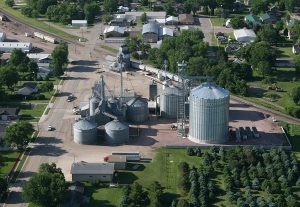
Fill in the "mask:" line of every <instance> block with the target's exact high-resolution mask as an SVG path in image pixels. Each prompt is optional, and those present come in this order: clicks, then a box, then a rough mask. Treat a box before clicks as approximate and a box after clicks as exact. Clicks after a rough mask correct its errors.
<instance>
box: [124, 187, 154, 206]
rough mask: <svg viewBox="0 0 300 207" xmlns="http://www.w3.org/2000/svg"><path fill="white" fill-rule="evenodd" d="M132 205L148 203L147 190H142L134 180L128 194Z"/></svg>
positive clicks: (145, 204)
mask: <svg viewBox="0 0 300 207" xmlns="http://www.w3.org/2000/svg"><path fill="white" fill-rule="evenodd" d="M129 197H130V199H131V204H132V206H140V207H144V206H148V205H149V203H150V200H149V197H148V192H147V191H144V189H143V187H142V186H141V185H140V184H139V183H137V182H135V183H134V184H133V185H132V187H131V192H130V194H129Z"/></svg>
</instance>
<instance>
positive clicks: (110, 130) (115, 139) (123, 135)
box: [105, 120, 129, 144]
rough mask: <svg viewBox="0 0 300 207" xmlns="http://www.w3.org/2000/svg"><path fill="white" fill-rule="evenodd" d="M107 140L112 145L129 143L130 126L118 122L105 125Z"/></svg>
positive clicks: (114, 121)
mask: <svg viewBox="0 0 300 207" xmlns="http://www.w3.org/2000/svg"><path fill="white" fill-rule="evenodd" d="M105 140H106V142H108V143H110V144H124V143H127V142H128V141H129V126H128V124H127V123H124V122H120V121H118V120H113V121H111V122H108V123H107V124H105Z"/></svg>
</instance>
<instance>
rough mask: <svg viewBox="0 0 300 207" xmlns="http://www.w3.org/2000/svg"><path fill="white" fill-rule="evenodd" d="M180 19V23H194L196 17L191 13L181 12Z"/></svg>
mask: <svg viewBox="0 0 300 207" xmlns="http://www.w3.org/2000/svg"><path fill="white" fill-rule="evenodd" d="M178 20H179V22H180V23H194V17H193V15H191V14H179V16H178Z"/></svg>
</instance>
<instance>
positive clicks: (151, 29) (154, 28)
mask: <svg viewBox="0 0 300 207" xmlns="http://www.w3.org/2000/svg"><path fill="white" fill-rule="evenodd" d="M145 33H154V34H158V33H159V25H158V24H157V23H155V22H150V23H148V24H144V25H143V31H142V34H145Z"/></svg>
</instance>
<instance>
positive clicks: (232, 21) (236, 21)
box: [230, 16, 245, 29]
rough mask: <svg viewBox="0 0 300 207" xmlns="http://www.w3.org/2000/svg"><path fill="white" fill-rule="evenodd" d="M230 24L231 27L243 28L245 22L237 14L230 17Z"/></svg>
mask: <svg viewBox="0 0 300 207" xmlns="http://www.w3.org/2000/svg"><path fill="white" fill-rule="evenodd" d="M230 24H231V26H232V28H233V29H239V28H243V27H244V26H245V22H244V20H243V18H241V17H239V16H235V17H233V18H232V19H230Z"/></svg>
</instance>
